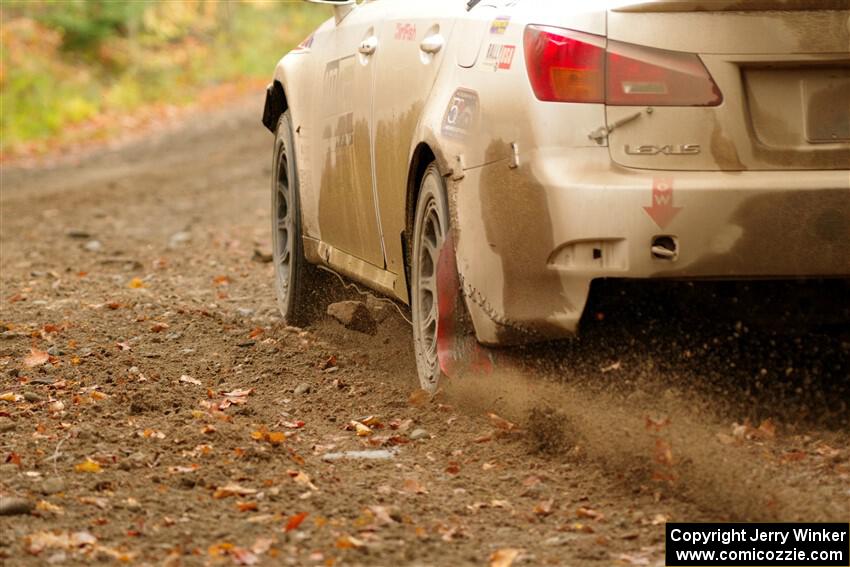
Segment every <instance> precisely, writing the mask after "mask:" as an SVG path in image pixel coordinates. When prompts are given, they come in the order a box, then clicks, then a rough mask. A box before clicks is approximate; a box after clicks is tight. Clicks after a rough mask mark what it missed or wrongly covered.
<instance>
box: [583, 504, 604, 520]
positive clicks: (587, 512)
mask: <svg viewBox="0 0 850 567" xmlns="http://www.w3.org/2000/svg"><path fill="white" fill-rule="evenodd" d="M576 516H578V517H579V518H589V519H591V520H601V519H603V518H604V517H605V516H604V515H603V514H602V513H601V512H597V511H596V510H594V509H593V508H587V507H585V506H581V507H580V508H579V509H578V510H576Z"/></svg>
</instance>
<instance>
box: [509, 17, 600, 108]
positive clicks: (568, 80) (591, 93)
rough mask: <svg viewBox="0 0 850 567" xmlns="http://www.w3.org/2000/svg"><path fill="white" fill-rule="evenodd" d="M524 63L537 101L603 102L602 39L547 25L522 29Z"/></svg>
mask: <svg viewBox="0 0 850 567" xmlns="http://www.w3.org/2000/svg"><path fill="white" fill-rule="evenodd" d="M525 64H526V67H527V68H528V76H529V78H530V79H531V87H532V88H533V89H534V94H536V95H537V98H539V99H540V100H545V101H551V102H604V101H605V38H603V37H598V36H595V35H590V34H586V33H580V32H574V31H570V30H564V29H560V28H550V27H546V26H528V27H527V28H526V30H525Z"/></svg>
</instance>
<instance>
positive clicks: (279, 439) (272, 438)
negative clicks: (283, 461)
mask: <svg viewBox="0 0 850 567" xmlns="http://www.w3.org/2000/svg"><path fill="white" fill-rule="evenodd" d="M266 439H267V440H268V442H269V443H271V444H272V445H275V446H277V445H280V444H281V443H283V442H284V441H286V434H285V433H281V432H280V431H272V432H271V433H269V434H268V435H266Z"/></svg>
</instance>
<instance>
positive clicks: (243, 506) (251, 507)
mask: <svg viewBox="0 0 850 567" xmlns="http://www.w3.org/2000/svg"><path fill="white" fill-rule="evenodd" d="M236 509H237V510H239V511H240V512H256V511H257V510H258V509H259V506H258V505H257V503H256V502H253V501H252V502H237V503H236Z"/></svg>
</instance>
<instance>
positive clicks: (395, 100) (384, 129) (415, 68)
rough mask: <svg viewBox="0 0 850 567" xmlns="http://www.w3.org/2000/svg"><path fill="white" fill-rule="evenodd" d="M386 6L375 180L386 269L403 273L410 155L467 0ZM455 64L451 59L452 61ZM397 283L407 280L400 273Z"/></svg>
mask: <svg viewBox="0 0 850 567" xmlns="http://www.w3.org/2000/svg"><path fill="white" fill-rule="evenodd" d="M378 3H380V4H383V5H384V6H385V8H384V9H385V10H386V12H385V19H384V23H383V28H382V30H381V37H382V38H383V39H382V45H381V53H380V56H379V59H378V71H377V77H376V82H375V102H374V105H375V109H374V124H375V151H374V156H375V181H376V190H377V194H378V199H379V202H378V206H379V210H380V215H381V220H382V229H383V235H384V246H385V248H386V255H387V270H389V271H390V272H393V273H395V274H402V273H404V254H403V251H402V244H401V236H402V232H403V231H404V229H405V205H406V197H407V177H408V166H409V163H408V160H409V158H410V151H411V150H412V144H413V137H414V134H415V132H416V130H417V126H418V124H419V117H420V115H421V113H422V110H423V109H424V106H425V102H426V101H427V100H428V96H429V95H430V93H431V89H432V88H433V86H434V82H435V79H436V77H437V72H438V71H439V69H440V68H441V66H443V65H444V64H445V63H444V61H445V55H446V53H447V52H448V51H449V50H448V42H449V41H450V39H451V37H452V32H453V30H454V25H455V21H456V19H457V18H458V17H463V16H465V15H466V5H467V2H466V0H428V1H427V2H424V1H420V0H378ZM450 64H453V62H450ZM398 281H399V285H401V286H403V285H404V281H403V279H402V278H399V280H398Z"/></svg>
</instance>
